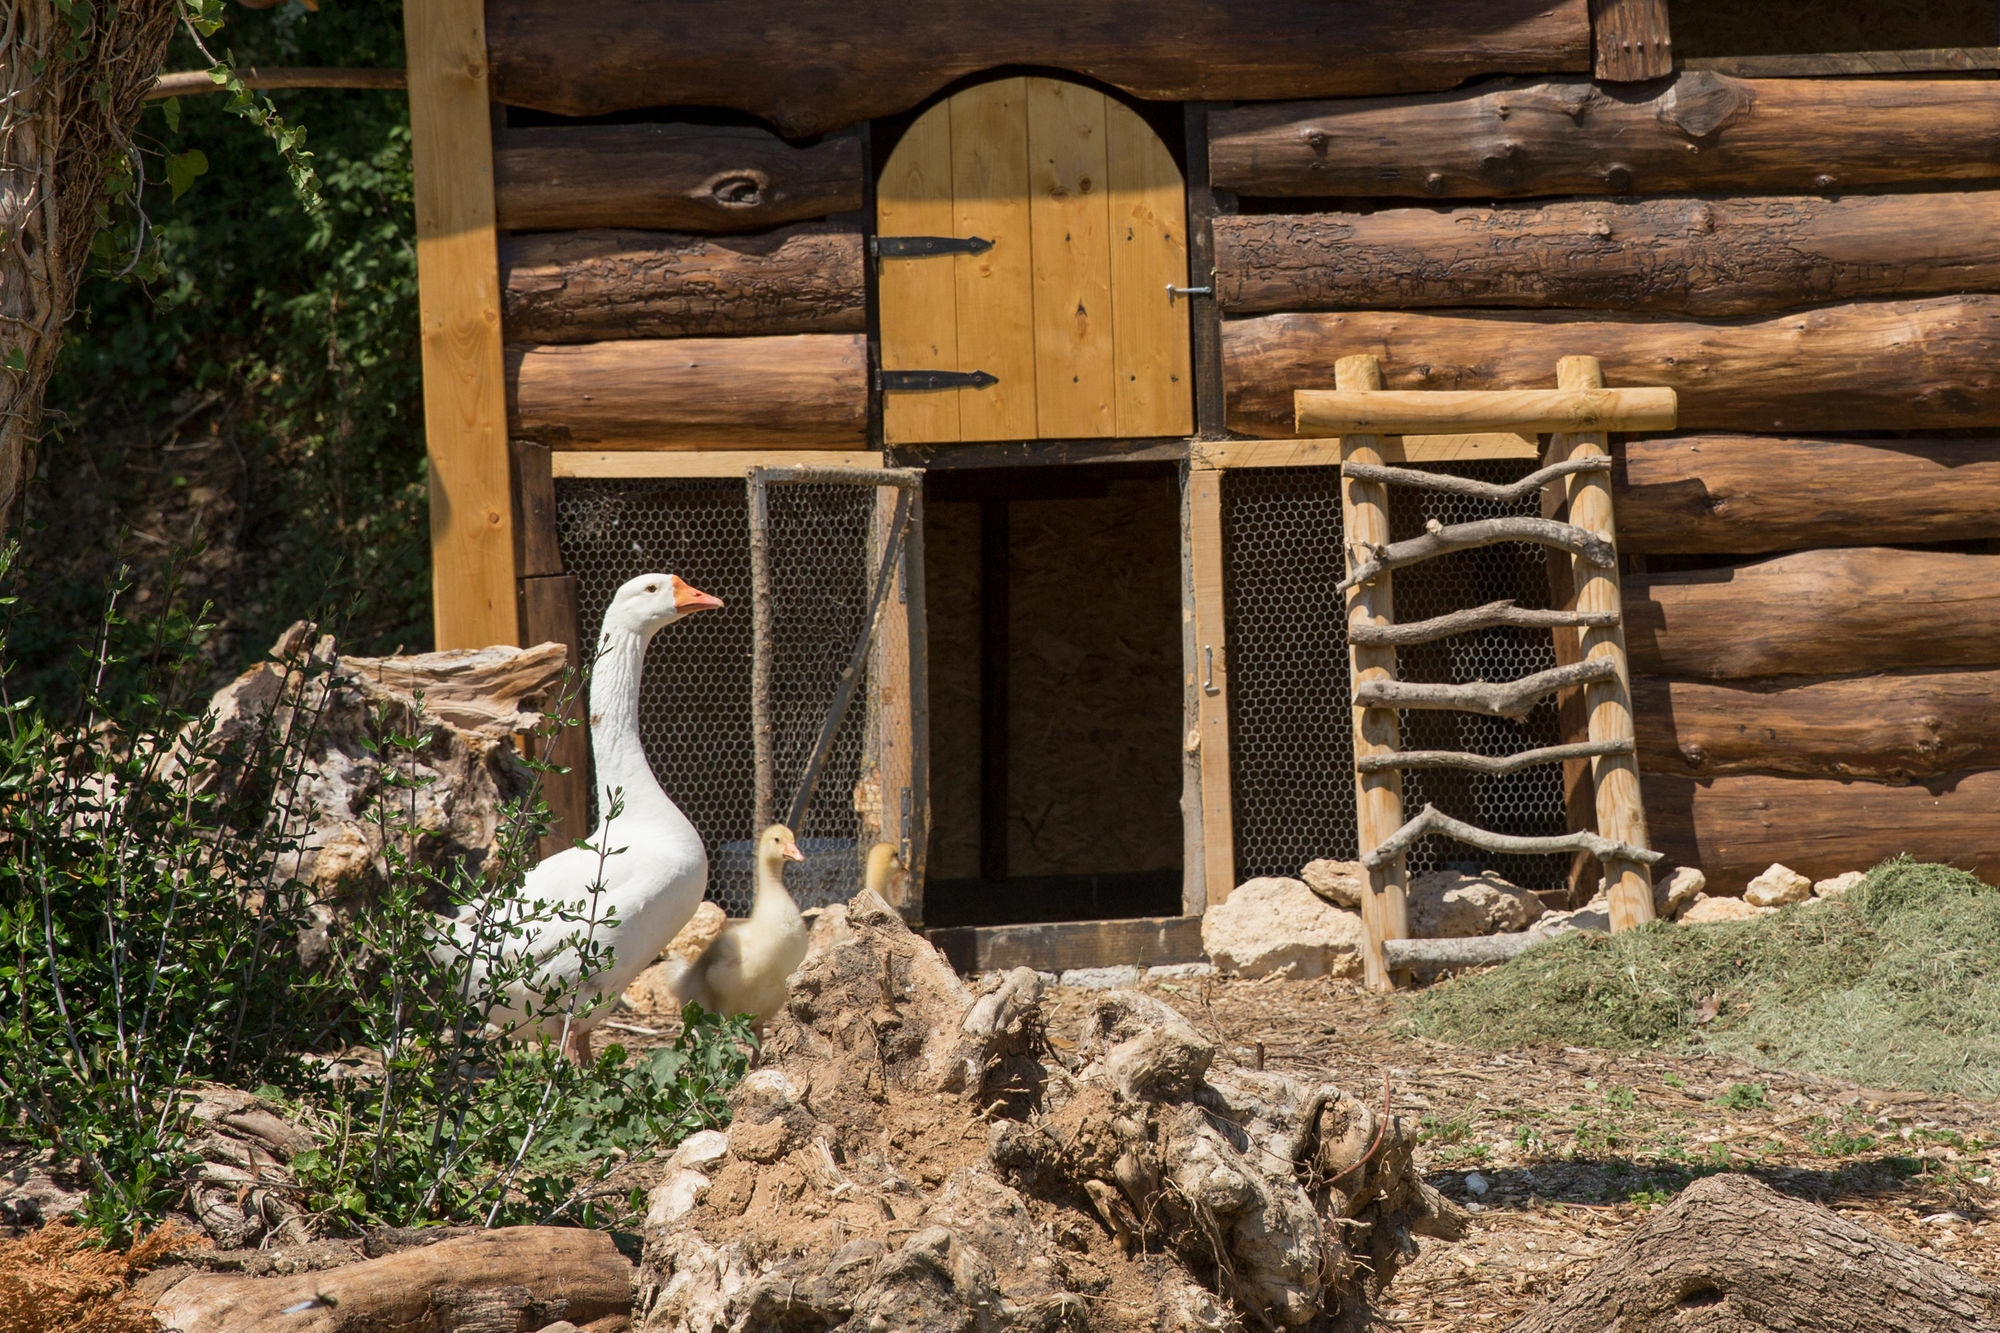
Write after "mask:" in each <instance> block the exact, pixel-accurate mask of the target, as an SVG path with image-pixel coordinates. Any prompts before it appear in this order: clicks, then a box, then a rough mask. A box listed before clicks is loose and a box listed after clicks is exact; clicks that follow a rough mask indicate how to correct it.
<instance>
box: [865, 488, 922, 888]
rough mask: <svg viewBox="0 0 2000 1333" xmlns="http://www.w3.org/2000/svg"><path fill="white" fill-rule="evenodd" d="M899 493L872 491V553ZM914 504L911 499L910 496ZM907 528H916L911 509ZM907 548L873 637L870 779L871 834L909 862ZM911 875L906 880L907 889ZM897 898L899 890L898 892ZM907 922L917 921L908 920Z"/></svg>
mask: <svg viewBox="0 0 2000 1333" xmlns="http://www.w3.org/2000/svg"><path fill="white" fill-rule="evenodd" d="M900 494H901V492H900V491H898V490H897V489H896V488H895V487H893V486H882V487H878V488H877V489H876V491H875V549H876V550H877V551H880V550H881V549H882V547H883V545H884V544H885V543H886V542H887V541H888V540H889V533H890V531H891V527H892V525H893V523H894V521H895V513H896V499H897V496H899V495H900ZM911 504H912V505H913V506H914V504H915V497H914V496H912V497H911ZM909 524H910V526H911V527H914V526H915V524H916V513H915V510H914V508H912V510H911V513H910V518H909ZM909 569H910V546H909V542H908V538H907V536H906V538H905V541H904V545H903V554H902V557H901V559H899V560H898V561H897V562H896V569H895V571H894V573H893V574H892V575H891V577H892V578H894V579H895V580H896V588H895V591H893V592H892V593H890V594H889V600H888V601H887V602H885V603H883V606H882V620H881V626H880V628H879V629H878V631H877V632H876V635H875V726H874V743H875V754H874V764H873V768H874V776H875V782H876V785H877V788H878V791H877V801H878V808H877V810H876V821H877V822H876V827H875V831H874V836H875V838H876V839H878V840H879V841H882V842H891V843H894V844H895V845H896V854H897V855H898V856H899V857H901V858H902V861H903V864H904V865H905V866H907V865H909V864H910V819H911V811H912V806H913V804H914V802H913V799H912V793H911V790H910V729H911V723H912V717H911V709H910V576H909ZM908 882H909V877H908V876H905V877H904V885H905V886H907V884H908ZM896 892H897V894H901V893H902V892H903V888H901V887H899V888H898V889H897V891H896ZM890 906H892V907H895V908H896V909H897V910H898V911H901V912H903V914H904V915H905V917H910V913H909V911H908V907H907V904H906V901H905V900H904V899H903V898H902V897H900V896H892V897H891V899H890ZM910 919H915V918H913V917H911V918H910Z"/></svg>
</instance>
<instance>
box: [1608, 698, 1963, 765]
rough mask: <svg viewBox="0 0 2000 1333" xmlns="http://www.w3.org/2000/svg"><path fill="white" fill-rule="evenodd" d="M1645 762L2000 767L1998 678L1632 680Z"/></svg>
mask: <svg viewBox="0 0 2000 1333" xmlns="http://www.w3.org/2000/svg"><path fill="white" fill-rule="evenodd" d="M1632 695H1633V703H1634V706H1635V707H1636V709H1637V710H1638V712H1639V715H1640V719H1641V720H1640V724H1639V766H1640V768H1641V769H1643V770H1644V771H1646V772H1648V773H1663V774H1682V775H1685V776H1688V777H1698V778H1707V777H1715V776H1717V775H1720V774H1725V773H1781V774H1786V775H1788V776H1793V777H1811V778H1876V779H1881V780H1886V781H1900V782H1907V781H1909V780H1911V779H1913V778H1919V779H1920V778H1928V777H1933V776H1935V775H1937V774H1940V773H1949V772H1952V771H1954V770H1959V769H1971V768H2000V671H1924V670H1913V671H1891V672H1884V673H1881V674H1878V675H1868V676H1833V677H1829V678H1826V679H1818V680H1800V679H1783V678H1780V679H1777V680H1746V681H1736V682H1729V683H1723V682H1718V681H1700V680H1671V679H1668V678H1666V677H1664V676H1639V677H1636V678H1634V680H1633V681H1632Z"/></svg>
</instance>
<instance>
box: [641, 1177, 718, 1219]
mask: <svg viewBox="0 0 2000 1333" xmlns="http://www.w3.org/2000/svg"><path fill="white" fill-rule="evenodd" d="M708 1183H709V1182H708V1177H707V1176H705V1175H703V1174H702V1173H701V1172H699V1171H690V1170H686V1169H682V1170H679V1171H675V1172H672V1173H671V1174H669V1175H668V1176H667V1178H666V1179H665V1180H663V1181H661V1182H660V1183H659V1184H658V1185H656V1186H654V1188H653V1192H652V1194H651V1195H650V1196H648V1198H647V1201H646V1224H647V1225H648V1226H655V1227H663V1226H667V1225H669V1224H670V1223H673V1222H676V1221H679V1220H680V1219H681V1218H682V1217H685V1216H686V1215H687V1214H688V1212H689V1211H690V1210H691V1209H693V1207H694V1206H695V1205H696V1204H697V1203H700V1202H701V1196H702V1195H704V1194H706V1193H708Z"/></svg>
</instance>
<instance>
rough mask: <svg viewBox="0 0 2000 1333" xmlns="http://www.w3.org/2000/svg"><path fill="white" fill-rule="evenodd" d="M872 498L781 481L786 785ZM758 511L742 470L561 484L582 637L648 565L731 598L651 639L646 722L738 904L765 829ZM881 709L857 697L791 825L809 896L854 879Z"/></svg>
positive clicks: (844, 642) (776, 677) (863, 577)
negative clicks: (760, 821) (863, 788)
mask: <svg viewBox="0 0 2000 1333" xmlns="http://www.w3.org/2000/svg"><path fill="white" fill-rule="evenodd" d="M874 506H875V491H874V490H873V488H870V487H866V486H816V485H815V486H805V485H801V486H774V487H772V488H771V524H770V542H771V564H772V573H773V578H772V603H773V617H772V622H773V627H774V631H775V642H774V644H773V647H774V659H773V691H772V703H773V719H774V723H775V727H774V735H773V740H774V744H775V749H776V754H777V758H778V784H779V790H780V792H782V793H783V794H784V796H785V798H786V799H787V800H789V797H790V794H791V791H792V789H793V787H794V786H795V785H796V784H797V781H798V778H799V775H800V773H801V771H802V770H803V768H804V766H805V761H806V756H807V755H808V754H809V753H810V751H811V749H812V744H813V739H814V737H815V736H816V735H817V734H818V732H819V728H820V724H821V722H822V721H823V720H824V718H825V717H826V713H827V706H828V704H829V703H830V702H831V700H832V697H833V691H834V685H835V682H836V680H837V679H838V677H839V675H840V671H841V668H842V667H843V666H845V665H846V659H847V654H848V652H849V650H850V649H851V647H852V645H853V643H854V639H855V637H856V635H857V634H858V633H859V632H860V630H861V626H862V620H863V615H864V611H865V608H866V605H867V593H868V581H869V579H870V577H871V572H870V569H869V556H870V550H871V542H872V528H871V523H872V519H873V514H874ZM748 520H749V511H748V503H747V499H746V495H745V491H744V484H743V482H742V481H740V480H736V479H734V478H690V479H680V478H675V479H671V480H617V481H603V480H594V479H593V480H584V479H559V480H558V481H557V483H556V532H557V540H558V544H559V546H560V548H561V551H562V559H563V568H564V569H565V570H566V571H567V572H568V573H570V574H571V575H573V576H574V577H575V579H576V584H577V619H578V625H579V631H580V633H581V634H582V636H583V641H584V643H585V644H586V645H594V644H595V643H596V642H597V635H598V631H599V629H600V627H601V625H602V623H603V619H604V608H605V607H606V605H608V604H609V602H610V600H611V596H612V594H613V593H615V592H616V591H617V590H618V588H619V586H620V585H621V584H623V583H624V582H625V581H626V580H628V579H630V578H633V577H634V576H636V575H639V574H644V573H670V574H678V575H680V576H681V577H682V578H684V579H686V580H687V581H688V582H689V583H691V584H693V585H694V586H695V587H697V588H700V589H701V590H702V591H704V592H709V593H713V594H715V595H716V596H718V597H720V598H722V600H723V602H724V603H725V604H726V608H725V609H724V610H722V611H718V612H710V613H707V614H704V615H699V616H694V617H691V618H689V619H688V620H686V621H683V622H681V623H680V624H676V625H671V626H669V627H668V628H667V629H665V630H663V631H662V632H661V633H660V634H659V636H658V637H657V638H655V639H654V640H653V645H652V648H651V649H650V650H649V651H648V653H647V655H646V673H645V678H644V680H643V681H642V683H641V685H640V690H639V734H640V738H641V740H642V742H643V743H644V745H645V749H646V758H647V760H648V762H650V763H651V764H652V766H653V772H654V774H655V775H656V776H657V777H658V778H659V780H660V785H661V786H662V787H664V788H665V789H666V792H667V794H668V795H669V796H671V797H672V798H673V799H674V801H675V803H676V804H678V805H679V806H680V807H681V809H682V810H683V811H685V812H686V813H687V816H688V818H689V819H690V820H691V821H693V823H694V826H695V829H696V830H697V831H698V832H699V833H700V834H701V837H702V841H703V842H704V843H706V844H707V846H708V856H709V879H708V896H709V897H710V898H711V899H712V900H713V901H715V902H717V903H719V904H720V905H721V906H722V907H723V909H724V910H725V911H728V912H729V913H731V914H732V915H741V914H743V913H744V912H746V911H748V910H749V906H750V899H751V896H752V892H753V881H752V874H753V869H752V861H751V848H752V846H753V839H754V838H755V836H756V834H757V832H758V830H756V829H754V828H752V827H751V824H752V820H753V817H754V812H755V804H756V791H755V768H754V764H755V761H754V754H753V750H754V747H753V743H752V736H751V727H750V713H751V705H750V658H751V615H750V605H751V579H750V543H749V527H748ZM874 717H875V712H874V710H873V709H870V708H862V707H856V708H852V709H850V710H849V711H848V715H847V718H846V720H845V721H844V722H843V723H842V725H841V728H840V730H839V732H837V733H836V735H835V738H834V745H833V750H832V754H831V756H830V757H829V759H828V762H827V767H826V771H825V774H824V776H823V777H822V778H821V779H820V786H819V793H820V794H819V796H818V798H817V799H815V801H814V802H813V805H812V809H811V811H810V813H809V815H808V817H807V819H806V827H805V828H802V829H796V830H794V832H795V833H797V834H798V835H799V845H800V848H801V849H802V850H803V851H805V852H806V854H807V862H806V864H804V865H800V866H794V867H791V868H789V869H788V871H787V873H786V879H785V882H786V884H787V886H788V887H789V888H790V889H791V890H792V894H793V897H795V898H796V899H797V900H798V901H799V904H800V906H802V907H811V906H816V905H819V904H822V903H825V902H832V901H844V900H845V899H846V898H847V897H848V895H849V894H851V893H852V892H853V889H854V884H855V882H856V874H857V867H858V864H859V860H858V858H859V852H858V845H859V842H860V837H861V835H860V824H859V817H858V816H857V814H856V812H855V810H854V808H853V800H852V793H853V790H854V787H855V784H856V783H857V782H858V781H859V780H860V777H861V773H862V768H863V765H864V762H865V756H866V754H867V751H868V748H869V729H870V727H871V725H872V721H873V719H874ZM595 815H596V810H595V807H594V804H593V809H592V817H593V818H595Z"/></svg>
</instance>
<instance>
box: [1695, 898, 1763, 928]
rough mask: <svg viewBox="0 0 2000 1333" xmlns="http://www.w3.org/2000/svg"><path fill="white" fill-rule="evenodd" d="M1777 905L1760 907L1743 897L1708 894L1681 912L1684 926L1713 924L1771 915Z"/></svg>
mask: <svg viewBox="0 0 2000 1333" xmlns="http://www.w3.org/2000/svg"><path fill="white" fill-rule="evenodd" d="M1777 910H1778V909H1777V908H1775V907H1758V906H1757V905H1755V904H1754V903H1748V902H1745V901H1744V900H1743V899H1741V898H1711V897H1709V896H1708V895H1707V894H1703V895H1702V896H1701V897H1699V898H1697V899H1695V901H1694V906H1692V907H1690V908H1688V909H1687V911H1685V912H1682V913H1681V918H1680V919H1681V924H1682V925H1684V926H1700V925H1712V924H1714V923H1715V922H1718V921H1748V920H1750V919H1752V918H1753V917H1760V916H1769V915H1770V914H1771V913H1773V912H1775V911H1777Z"/></svg>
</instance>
